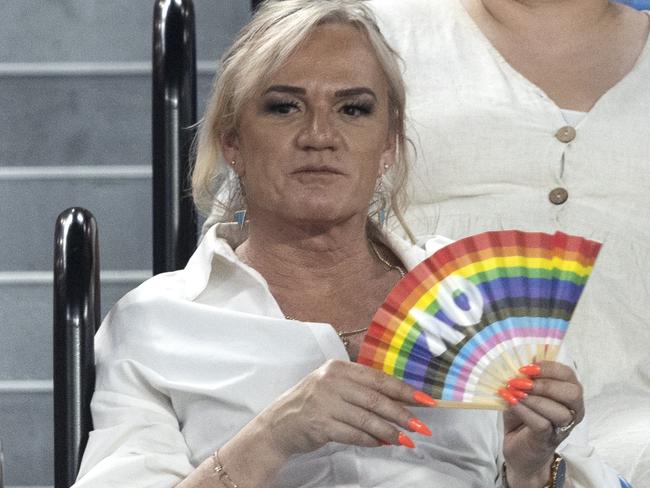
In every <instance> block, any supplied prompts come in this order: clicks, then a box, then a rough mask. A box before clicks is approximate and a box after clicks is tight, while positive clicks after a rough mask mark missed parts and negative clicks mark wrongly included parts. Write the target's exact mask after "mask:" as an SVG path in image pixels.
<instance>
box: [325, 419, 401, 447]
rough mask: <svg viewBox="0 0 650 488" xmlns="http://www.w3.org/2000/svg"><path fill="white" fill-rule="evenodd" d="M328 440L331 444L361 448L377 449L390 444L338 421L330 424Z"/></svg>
mask: <svg viewBox="0 0 650 488" xmlns="http://www.w3.org/2000/svg"><path fill="white" fill-rule="evenodd" d="M395 430H397V429H395ZM329 438H330V440H331V441H332V442H338V443H341V444H349V445H355V446H361V447H379V446H382V445H384V444H385V443H391V442H390V441H389V440H385V439H382V438H380V437H374V436H372V435H370V434H368V433H367V432H364V431H363V430H361V429H358V428H357V427H355V426H353V425H350V424H348V423H346V422H341V421H338V420H332V421H331V422H330V424H329Z"/></svg>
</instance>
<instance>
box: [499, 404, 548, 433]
mask: <svg viewBox="0 0 650 488" xmlns="http://www.w3.org/2000/svg"><path fill="white" fill-rule="evenodd" d="M509 411H510V412H511V413H512V414H514V415H515V416H516V417H517V418H518V419H519V420H520V421H521V422H522V423H523V424H524V425H525V426H526V427H528V428H529V429H530V430H531V431H532V432H533V433H534V434H535V435H536V436H537V437H539V438H542V439H546V440H547V441H548V440H549V439H551V438H552V435H553V429H554V426H553V424H551V421H550V420H549V419H548V418H546V417H544V416H543V415H540V414H539V413H537V412H536V411H534V410H533V409H531V408H529V407H528V406H527V405H525V404H524V403H523V402H519V403H517V404H516V405H513V406H511V407H510V408H509ZM513 424H514V422H513Z"/></svg>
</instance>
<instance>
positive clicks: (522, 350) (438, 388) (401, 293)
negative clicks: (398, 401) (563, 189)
mask: <svg viewBox="0 0 650 488" xmlns="http://www.w3.org/2000/svg"><path fill="white" fill-rule="evenodd" d="M599 249H600V244H599V243H598V242H594V241H590V240H588V239H585V238H582V237H576V236H570V235H567V234H563V233H561V232H556V233H555V234H543V233H538V232H521V231H515V230H509V231H498V232H485V233H482V234H477V235H474V236H470V237H467V238H465V239H462V240H459V241H456V242H454V243H452V244H450V245H448V246H446V247H444V248H442V249H440V250H439V251H437V252H436V253H434V254H433V255H432V256H430V257H429V258H427V259H426V260H424V261H423V262H422V263H420V264H419V265H418V266H416V267H415V268H414V269H413V270H411V271H410V272H409V273H407V274H406V275H405V276H404V277H403V278H402V279H401V280H400V281H399V283H398V284H397V285H396V286H395V288H393V290H392V291H391V293H390V294H389V295H388V297H387V298H386V301H385V302H384V303H383V305H382V306H381V307H380V308H379V310H377V312H376V314H375V316H374V318H373V321H372V324H371V325H370V328H369V329H368V332H367V333H366V336H365V338H364V341H363V343H362V345H361V349H360V351H359V356H358V359H357V361H358V362H359V363H361V364H365V365H368V366H371V367H373V368H376V369H380V370H382V371H384V372H386V373H388V374H391V375H393V376H395V377H397V378H400V379H401V380H403V381H405V382H406V383H409V384H411V385H413V386H414V387H415V388H418V389H420V390H422V391H424V392H426V393H428V394H429V395H431V396H433V397H434V398H436V399H439V400H440V401H439V406H442V407H454V408H486V409H496V410H502V409H504V408H505V407H506V406H507V404H506V402H505V401H504V400H503V399H502V398H501V397H500V396H499V394H498V393H497V392H498V390H499V389H500V388H503V387H504V386H505V384H506V382H507V381H508V380H509V379H511V378H514V377H516V376H522V375H521V373H519V368H520V367H521V366H523V365H525V364H529V363H531V362H534V361H541V360H554V359H555V357H556V355H557V353H558V351H559V348H560V345H561V343H562V340H563V338H564V335H565V334H566V331H567V327H568V325H569V320H570V319H571V315H572V314H573V311H574V309H575V307H576V304H577V302H578V299H579V298H580V295H581V294H582V290H583V288H584V286H585V284H586V282H587V279H588V278H589V275H590V273H591V269H592V266H593V264H594V261H595V259H596V256H597V255H598V251H599Z"/></svg>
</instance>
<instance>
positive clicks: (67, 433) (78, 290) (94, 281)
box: [53, 207, 100, 488]
mask: <svg viewBox="0 0 650 488" xmlns="http://www.w3.org/2000/svg"><path fill="white" fill-rule="evenodd" d="M99 323H100V293H99V245H98V240H97V223H96V221H95V217H93V215H92V214H91V213H90V212H89V211H88V210H86V209H83V208H78V207H77V208H69V209H68V210H65V211H64V212H62V213H61V214H60V215H59V217H58V218H57V221H56V226H55V230H54V323H53V346H54V349H53V372H54V374H53V380H54V467H55V469H54V486H55V487H56V488H68V487H69V486H70V485H72V484H73V483H74V480H75V478H76V476H77V472H78V470H79V464H80V463H81V456H82V454H83V451H84V449H85V447H86V442H87V441H88V432H90V430H92V419H91V416H90V399H91V397H92V394H93V391H94V388H95V354H94V348H93V343H94V336H95V331H96V330H97V328H98V327H99Z"/></svg>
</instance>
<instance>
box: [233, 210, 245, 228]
mask: <svg viewBox="0 0 650 488" xmlns="http://www.w3.org/2000/svg"><path fill="white" fill-rule="evenodd" d="M233 217H234V218H235V222H237V224H239V230H242V229H243V228H244V224H245V223H246V209H244V210H237V211H236V212H235V213H234V214H233Z"/></svg>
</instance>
